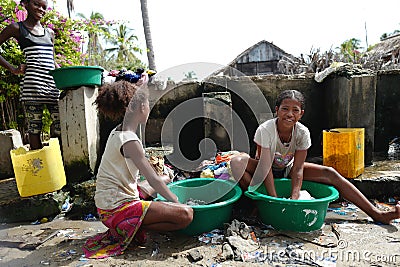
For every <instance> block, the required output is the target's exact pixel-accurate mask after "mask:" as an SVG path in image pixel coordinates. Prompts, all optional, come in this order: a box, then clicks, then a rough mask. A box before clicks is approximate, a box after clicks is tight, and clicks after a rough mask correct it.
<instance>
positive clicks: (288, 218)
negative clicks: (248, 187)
mask: <svg viewBox="0 0 400 267" xmlns="http://www.w3.org/2000/svg"><path fill="white" fill-rule="evenodd" d="M275 188H276V193H277V195H278V196H279V197H271V196H268V195H267V192H266V189H265V187H264V186H260V187H259V188H258V189H257V190H256V191H246V192H245V195H246V196H247V197H249V198H251V199H253V200H256V201H257V207H258V212H259V215H260V218H261V220H262V222H263V223H265V224H269V225H271V226H273V227H274V228H275V229H277V230H288V231H295V232H310V231H314V230H318V229H320V228H321V227H322V225H323V223H324V220H325V216H326V211H327V209H328V205H329V203H330V202H332V201H334V200H336V199H338V197H339V192H338V191H337V190H336V189H335V188H334V187H333V186H328V185H325V184H319V183H315V182H310V181H303V184H302V187H301V189H302V190H307V192H308V193H310V195H311V196H312V197H314V198H315V199H312V200H292V199H289V198H290V195H291V190H292V181H291V180H290V179H286V178H284V179H275Z"/></svg>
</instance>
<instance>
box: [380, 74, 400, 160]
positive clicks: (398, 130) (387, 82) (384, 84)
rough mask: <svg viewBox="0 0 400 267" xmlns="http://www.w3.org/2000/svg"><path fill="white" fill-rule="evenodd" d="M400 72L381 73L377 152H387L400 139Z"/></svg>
mask: <svg viewBox="0 0 400 267" xmlns="http://www.w3.org/2000/svg"><path fill="white" fill-rule="evenodd" d="M399 103H400V70H397V71H385V72H379V73H378V75H377V84H376V117H375V119H376V121H375V148H374V151H375V152H378V153H379V152H380V153H382V152H387V151H388V147H389V145H388V143H389V141H390V140H392V139H393V138H395V137H400V118H399V114H400V104H399Z"/></svg>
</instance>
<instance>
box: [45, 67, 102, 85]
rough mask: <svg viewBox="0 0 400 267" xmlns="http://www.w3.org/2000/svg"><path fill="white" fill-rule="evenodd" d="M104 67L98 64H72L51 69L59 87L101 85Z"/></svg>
mask: <svg viewBox="0 0 400 267" xmlns="http://www.w3.org/2000/svg"><path fill="white" fill-rule="evenodd" d="M103 71H104V69H103V68H102V67H98V66H70V67H62V68H58V69H54V70H50V74H51V75H52V76H53V79H54V82H55V83H56V87H57V88H58V89H67V88H73V87H80V86H96V85H101V80H102V73H103Z"/></svg>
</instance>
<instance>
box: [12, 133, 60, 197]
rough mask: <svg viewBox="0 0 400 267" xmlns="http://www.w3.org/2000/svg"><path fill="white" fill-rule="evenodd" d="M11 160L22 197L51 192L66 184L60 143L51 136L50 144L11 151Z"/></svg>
mask: <svg viewBox="0 0 400 267" xmlns="http://www.w3.org/2000/svg"><path fill="white" fill-rule="evenodd" d="M10 154H11V161H12V165H13V169H14V174H15V179H16V182H17V187H18V192H19V194H20V196H21V197H29V196H34V195H40V194H44V193H49V192H53V191H57V190H59V189H61V188H62V187H63V186H64V185H66V177H65V171H64V165H63V160H62V157H61V150H60V144H59V142H58V139H57V138H51V139H50V141H49V145H48V146H44V147H43V148H42V149H37V150H32V151H26V150H25V148H23V147H19V148H17V149H13V150H11V151H10Z"/></svg>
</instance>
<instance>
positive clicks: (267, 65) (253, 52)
mask: <svg viewBox="0 0 400 267" xmlns="http://www.w3.org/2000/svg"><path fill="white" fill-rule="evenodd" d="M283 56H291V55H290V54H288V53H286V52H285V51H283V50H282V49H280V48H279V47H277V46H276V45H274V44H273V43H270V42H267V41H265V40H263V41H260V42H258V43H256V44H255V45H253V46H251V47H249V48H248V49H246V50H245V51H244V52H243V53H241V54H240V55H239V56H238V57H237V58H235V59H234V60H233V61H232V62H231V63H229V65H228V66H227V67H224V68H222V69H221V70H218V71H217V72H215V73H214V75H218V74H223V75H228V76H238V75H240V74H238V73H237V70H238V71H239V72H241V73H243V74H245V75H247V76H253V75H265V74H281V72H280V71H279V69H278V62H279V60H280V59H281V58H282V57H283Z"/></svg>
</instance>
